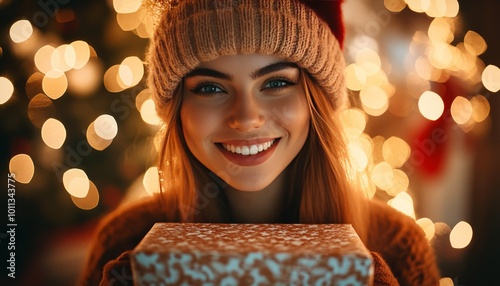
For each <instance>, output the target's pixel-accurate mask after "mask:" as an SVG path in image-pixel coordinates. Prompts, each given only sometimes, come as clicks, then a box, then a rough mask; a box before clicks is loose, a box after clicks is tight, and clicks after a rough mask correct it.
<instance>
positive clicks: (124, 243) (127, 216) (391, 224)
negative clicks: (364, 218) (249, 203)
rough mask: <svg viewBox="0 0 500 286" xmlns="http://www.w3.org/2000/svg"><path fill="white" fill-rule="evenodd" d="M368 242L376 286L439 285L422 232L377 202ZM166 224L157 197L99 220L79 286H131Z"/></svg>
mask: <svg viewBox="0 0 500 286" xmlns="http://www.w3.org/2000/svg"><path fill="white" fill-rule="evenodd" d="M369 217H370V223H369V224H368V225H369V227H368V236H369V237H368V239H367V241H365V245H366V247H367V248H368V249H369V250H370V251H371V254H372V256H373V258H374V265H375V279H374V285H425V286H427V285H439V271H438V268H437V266H436V262H435V257H434V253H433V251H432V249H431V247H430V246H429V243H428V241H427V240H426V238H425V236H424V233H423V231H422V230H421V229H420V227H419V226H418V225H417V224H416V223H415V222H414V221H413V220H412V219H411V218H409V217H407V216H406V215H404V214H402V213H400V212H398V211H396V210H394V209H393V208H391V207H389V206H387V205H385V204H383V203H381V202H377V201H370V203H369ZM161 221H166V218H165V215H164V212H162V207H161V201H160V199H159V197H158V196H156V197H152V198H148V199H146V200H142V201H140V202H137V203H134V204H130V205H127V206H124V207H121V208H119V209H117V210H115V211H113V212H112V213H110V214H109V215H107V216H106V217H105V218H104V219H103V220H101V222H100V225H99V226H98V229H97V232H96V234H95V237H94V239H93V241H92V245H91V249H90V252H89V255H88V257H87V261H86V264H85V268H84V270H83V272H82V277H81V280H80V285H108V284H109V285H116V284H115V283H118V285H133V283H132V274H131V273H132V272H131V268H130V260H129V253H130V251H131V250H132V249H133V248H134V247H135V246H136V245H137V244H138V243H139V242H140V241H141V239H142V238H143V237H144V236H145V235H146V233H147V232H148V231H149V230H150V229H151V227H152V226H153V224H154V223H156V222H161Z"/></svg>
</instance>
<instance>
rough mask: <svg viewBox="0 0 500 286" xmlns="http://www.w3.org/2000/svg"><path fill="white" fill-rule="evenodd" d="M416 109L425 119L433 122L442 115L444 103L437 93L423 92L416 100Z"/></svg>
mask: <svg viewBox="0 0 500 286" xmlns="http://www.w3.org/2000/svg"><path fill="white" fill-rule="evenodd" d="M418 109H419V110H420V113H421V114H422V115H423V116H424V117H425V118H427V119H429V120H432V121H435V120H437V119H438V118H439V117H441V115H443V112H444V102H443V99H442V98H441V97H440V96H439V95H438V94H437V93H435V92H432V91H425V92H424V93H423V94H422V95H421V96H420V98H419V99H418Z"/></svg>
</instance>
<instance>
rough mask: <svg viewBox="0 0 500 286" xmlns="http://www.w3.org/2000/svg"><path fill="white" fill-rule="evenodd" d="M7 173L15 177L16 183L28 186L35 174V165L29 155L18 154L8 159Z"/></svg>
mask: <svg viewBox="0 0 500 286" xmlns="http://www.w3.org/2000/svg"><path fill="white" fill-rule="evenodd" d="M9 171H10V173H11V174H14V175H15V178H14V179H16V181H18V182H19V183H22V184H28V183H29V182H30V181H31V179H33V175H34V174H35V164H33V160H32V159H31V157H30V156H29V155H26V154H18V155H15V156H14V157H12V159H10V163H9Z"/></svg>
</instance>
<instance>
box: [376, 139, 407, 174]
mask: <svg viewBox="0 0 500 286" xmlns="http://www.w3.org/2000/svg"><path fill="white" fill-rule="evenodd" d="M410 153H411V148H410V146H409V145H408V143H406V142H405V141H404V140H403V139H401V138H399V137H394V136H393V137H390V138H389V139H387V140H386V141H385V142H384V145H383V147H382V155H383V156H384V160H385V161H386V162H387V163H389V164H390V165H391V166H392V167H394V168H399V167H401V166H403V164H404V163H405V162H406V160H408V158H409V157H410Z"/></svg>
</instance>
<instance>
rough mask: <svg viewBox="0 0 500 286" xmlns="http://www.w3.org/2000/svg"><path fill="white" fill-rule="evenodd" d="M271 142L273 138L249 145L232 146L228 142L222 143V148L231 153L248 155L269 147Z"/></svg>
mask: <svg viewBox="0 0 500 286" xmlns="http://www.w3.org/2000/svg"><path fill="white" fill-rule="evenodd" d="M273 143H274V139H273V140H271V141H268V142H265V143H261V144H255V145H250V146H234V145H229V144H222V146H223V147H224V149H226V150H227V151H229V152H231V153H236V154H240V155H244V156H248V155H255V154H257V153H260V152H262V151H264V150H267V149H269V147H271V146H272V145H273Z"/></svg>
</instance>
